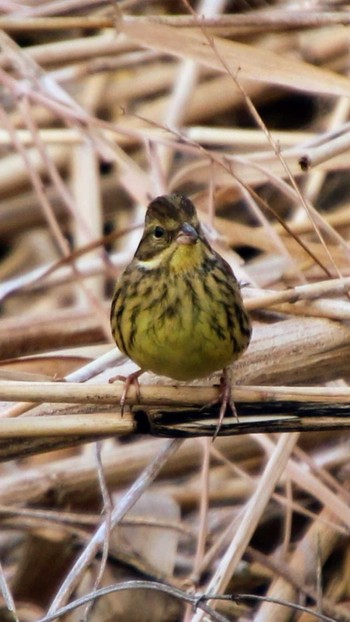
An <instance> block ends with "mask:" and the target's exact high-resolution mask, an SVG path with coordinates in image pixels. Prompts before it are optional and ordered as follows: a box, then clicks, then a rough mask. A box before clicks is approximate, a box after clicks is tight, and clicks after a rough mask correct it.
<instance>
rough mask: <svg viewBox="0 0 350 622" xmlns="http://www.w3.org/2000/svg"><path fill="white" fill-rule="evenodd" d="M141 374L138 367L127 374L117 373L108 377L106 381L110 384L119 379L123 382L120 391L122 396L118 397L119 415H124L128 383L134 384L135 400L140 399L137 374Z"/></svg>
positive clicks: (141, 371)
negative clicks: (121, 390)
mask: <svg viewBox="0 0 350 622" xmlns="http://www.w3.org/2000/svg"><path fill="white" fill-rule="evenodd" d="M141 374H143V369H138V370H136V371H134V372H133V373H132V374H129V375H128V376H123V375H121V374H118V375H117V376H113V377H112V378H110V379H109V380H108V382H109V383H110V384H112V382H115V381H116V380H120V381H122V382H124V390H123V393H122V396H121V398H120V414H121V416H123V415H124V408H125V401H126V398H127V396H128V391H129V387H130V385H132V384H133V385H135V390H136V398H137V401H138V402H139V401H140V397H141V396H140V383H139V380H138V379H139V376H141Z"/></svg>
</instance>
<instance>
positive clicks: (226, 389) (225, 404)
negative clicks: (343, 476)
mask: <svg viewBox="0 0 350 622" xmlns="http://www.w3.org/2000/svg"><path fill="white" fill-rule="evenodd" d="M213 403H214V404H220V412H219V419H218V423H217V426H216V429H215V432H214V435H213V439H212V440H213V442H214V441H215V439H216V437H217V435H218V434H219V432H220V429H221V426H222V422H223V420H224V416H225V414H226V411H227V408H230V409H231V411H232V414H233V416H234V417H235V418H236V419H237V421H238V415H237V410H236V406H235V403H234V401H233V399H232V370H231V368H229V367H224V369H223V370H222V376H221V378H220V393H219V397H218V398H217V399H216V400H215V401H214V402H213Z"/></svg>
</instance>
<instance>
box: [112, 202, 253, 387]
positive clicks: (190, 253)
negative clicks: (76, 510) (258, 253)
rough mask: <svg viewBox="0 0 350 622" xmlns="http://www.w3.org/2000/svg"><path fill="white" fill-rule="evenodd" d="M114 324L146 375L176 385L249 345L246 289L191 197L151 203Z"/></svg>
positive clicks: (121, 285)
mask: <svg viewBox="0 0 350 622" xmlns="http://www.w3.org/2000/svg"><path fill="white" fill-rule="evenodd" d="M111 325H112V332H113V336H114V339H115V341H116V343H117V345H118V347H119V349H120V350H121V351H122V352H124V353H125V354H127V355H128V356H129V357H130V358H131V359H132V360H133V361H134V362H135V363H137V364H138V365H139V366H140V368H141V369H142V370H144V371H146V370H149V371H153V372H154V373H156V374H159V375H163V376H169V377H170V378H173V379H175V380H192V379H194V378H202V377H205V376H208V375H209V374H211V373H212V372H214V371H216V370H219V369H222V368H225V367H226V366H228V365H230V364H231V363H232V362H233V361H234V360H235V359H237V358H238V357H239V356H240V355H241V354H242V353H243V352H244V350H245V349H246V348H247V346H248V344H249V341H250V336H251V327H250V321H249V317H248V315H247V313H246V311H245V308H244V306H243V301H242V297H241V293H240V288H239V285H238V283H237V280H236V278H235V276H234V274H233V272H232V270H231V268H230V266H229V265H228V263H227V262H226V261H225V260H224V259H223V258H222V257H221V256H220V255H219V254H218V253H216V252H215V251H214V250H213V249H212V248H211V247H210V245H209V243H208V241H207V240H206V238H205V237H204V234H203V232H202V230H201V227H200V224H199V221H198V218H197V214H196V211H195V208H194V206H193V204H192V203H191V201H190V200H189V199H188V198H187V197H185V196H182V195H178V194H172V195H167V196H161V197H158V198H156V199H154V201H152V202H151V203H150V205H149V206H148V209H147V213H146V219H145V229H144V233H143V236H142V239H141V241H140V244H139V246H138V248H137V250H136V253H135V256H134V258H133V260H132V261H131V263H130V264H129V265H128V266H127V268H126V270H125V271H124V273H123V274H122V276H121V277H120V279H119V281H118V283H117V286H116V290H115V293H114V297H113V302H112V308H111Z"/></svg>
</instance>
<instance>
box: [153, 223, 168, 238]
mask: <svg viewBox="0 0 350 622" xmlns="http://www.w3.org/2000/svg"><path fill="white" fill-rule="evenodd" d="M153 235H154V237H155V238H157V239H159V238H163V237H164V236H165V229H163V227H159V225H157V227H154V231H153Z"/></svg>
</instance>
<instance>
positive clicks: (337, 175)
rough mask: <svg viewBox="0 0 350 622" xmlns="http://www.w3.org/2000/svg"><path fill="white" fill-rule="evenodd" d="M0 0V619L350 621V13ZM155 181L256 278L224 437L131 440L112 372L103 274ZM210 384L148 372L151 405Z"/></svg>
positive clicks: (198, 398) (196, 400)
mask: <svg viewBox="0 0 350 622" xmlns="http://www.w3.org/2000/svg"><path fill="white" fill-rule="evenodd" d="M0 4H1V7H0V12H1V14H0V46H1V52H0V83H1V102H0V127H1V129H0V144H1V147H0V149H1V161H0V197H1V203H0V260H1V262H0V275H1V283H0V301H1V317H0V357H1V361H0V399H1V400H2V402H1V410H0V415H1V422H0V460H1V467H0V474H1V478H0V525H1V530H0V553H1V566H0V587H1V603H0V606H1V610H0V618H1V620H16V619H18V620H20V621H21V622H33V621H34V620H35V621H37V620H42V621H44V620H46V621H48V620H52V619H55V616H56V617H57V616H58V615H60V619H64V620H65V621H66V622H75V621H78V620H81V619H82V618H83V617H84V616H85V619H88V620H89V621H90V622H104V621H107V620H108V621H110V622H112V621H116V620H118V621H126V622H132V621H133V620H135V621H136V620H137V621H139V622H147V621H148V620H152V621H153V622H157V621H162V622H170V621H177V620H185V621H186V622H189V621H190V620H192V621H193V622H199V620H201V619H203V618H205V619H213V620H221V621H223V620H233V619H239V620H242V621H243V620H247V619H249V620H254V621H255V622H265V621H270V620H273V621H274V622H276V621H277V622H284V621H287V620H291V619H295V620H296V619H298V620H300V621H302V622H308V621H309V620H313V619H316V618H315V615H316V616H321V619H333V620H338V621H339V620H342V621H350V607H349V599H350V582H349V576H350V571H349V564H350V561H349V563H348V560H350V546H349V544H350V542H349V529H350V496H349V486H350V475H349V465H348V460H349V440H348V431H347V428H348V426H349V423H348V416H349V406H350V391H349V389H348V386H347V380H348V377H349V360H350V327H349V319H350V303H349V299H348V296H349V289H350V270H349V265H350V263H349V257H350V246H349V237H350V236H349V234H350V207H349V202H350V184H349V167H350V158H349V153H350V150H349V145H350V133H349V101H350V98H349V96H350V81H349V79H348V69H349V24H350V5H349V4H348V3H347V2H345V1H344V2H341V1H336V0H334V1H333V2H332V3H328V2H323V0H314V1H313V2H299V3H297V2H292V1H291V0H290V1H284V0H279V1H278V0H276V1H275V2H273V1H271V2H269V3H267V2H263V1H262V0H261V1H260V0H249V1H244V0H241V1H240V2H226V3H225V2H222V1H220V0H212V1H210V0H209V1H207V2H205V0H202V2H198V4H197V3H196V5H194V3H193V4H192V5H191V6H190V5H189V4H187V2H171V1H163V2H160V1H156V0H155V1H148V2H147V1H146V0H143V1H142V0H140V1H137V0H134V1H131V0H128V1H127V0H124V1H121V2H118V3H112V2H103V1H100V2H98V1H97V2H91V1H89V2H84V3H81V2H76V1H74V0H55V1H51V2H45V1H44V0H27V1H26V2H14V1H13V2H12V1H11V0H9V1H7V2H2V3H0ZM82 5H84V6H83V8H82ZM194 11H197V12H198V14H197V15H196V14H195V13H194ZM204 14H206V18H205V19H204V18H202V15H204ZM169 191H182V192H186V193H188V194H189V195H190V196H191V197H192V198H193V200H194V202H195V203H196V205H197V207H198V210H199V212H200V217H201V219H202V221H203V222H204V223H206V226H207V232H208V235H209V236H210V238H211V241H212V244H213V245H214V246H215V247H216V248H217V249H218V250H219V251H220V252H221V253H222V254H223V255H224V256H225V257H226V258H227V260H228V261H229V262H230V263H231V265H232V266H233V267H234V270H235V272H236V274H238V276H239V278H240V279H241V280H242V281H245V282H247V283H248V286H246V287H245V288H244V290H243V292H244V296H245V299H246V303H247V306H248V307H249V308H250V310H251V312H252V317H253V320H254V337H253V341H252V344H251V346H250V348H249V350H248V352H247V353H246V354H245V355H244V357H243V358H242V359H241V360H240V361H239V362H238V363H237V364H236V365H235V380H236V383H237V385H239V386H237V388H236V390H235V392H234V396H235V398H236V400H237V405H238V410H239V407H240V406H242V405H244V404H247V403H248V404H250V406H248V407H246V410H245V411H244V412H246V411H247V410H248V416H247V417H246V418H244V417H245V415H244V413H243V410H242V413H243V414H242V418H241V417H240V421H239V422H238V423H237V422H236V421H233V422H231V424H230V428H229V429H228V430H226V432H227V431H228V432H231V433H232V432H234V431H235V430H234V429H235V426H236V430H237V429H239V431H240V432H241V434H239V435H234V436H227V437H218V438H217V439H216V441H215V443H212V442H211V440H210V438H209V439H208V438H200V430H201V428H200V425H201V424H199V426H198V425H197V427H196V428H195V433H194V434H195V435H194V437H192V438H188V439H187V440H184V441H183V440H179V439H175V440H165V439H161V438H153V437H152V436H151V435H150V434H144V435H143V436H140V434H135V430H136V428H137V425H138V424H139V419H137V418H135V417H134V414H135V412H136V411H135V394H134V393H133V392H132V391H131V393H130V403H131V404H133V405H134V410H133V411H132V412H131V413H126V415H125V417H124V418H123V419H121V417H120V415H119V407H118V404H119V398H120V395H121V390H122V386H121V385H120V384H114V385H110V384H108V378H109V377H110V376H112V375H114V374H115V373H116V371H115V368H116V367H117V366H118V372H120V373H127V372H128V371H129V369H131V364H130V362H128V361H125V360H124V359H123V358H122V357H121V356H120V355H119V354H118V353H117V351H116V348H115V347H114V345H113V343H112V339H111V335H110V329H109V319H108V316H109V301H110V297H111V293H112V287H113V282H114V280H115V278H116V277H117V276H118V274H119V273H120V270H122V268H123V267H124V266H125V264H126V263H127V262H128V260H129V259H130V258H131V256H132V254H133V250H134V249H135V245H136V243H137V240H138V238H139V235H140V228H141V226H142V220H143V215H144V209H145V205H146V204H147V202H148V201H149V199H150V198H151V197H154V196H156V195H157V194H161V193H164V192H169ZM216 380H217V379H214V380H213V379H211V381H208V382H207V383H203V381H200V382H197V383H195V386H194V387H188V386H179V387H176V388H174V387H173V386H172V385H173V383H171V381H169V382H167V381H166V380H164V379H159V378H155V377H153V376H151V375H150V374H148V375H145V376H144V379H143V380H142V385H143V387H142V390H141V402H142V407H143V408H144V409H145V410H146V411H147V408H150V409H151V410H152V409H153V411H154V410H155V411H159V409H161V410H162V412H163V414H164V411H165V414H166V410H167V409H169V408H171V409H172V411H171V412H172V415H171V416H174V417H175V416H176V413H179V412H180V413H183V412H184V409H185V413H188V412H189V411H188V409H189V408H190V407H191V408H192V410H193V408H195V407H199V406H201V405H204V404H207V403H208V402H210V400H212V399H213V397H215V395H216V391H217V389H216V388H215V387H213V383H214V382H216ZM253 402H254V403H255V404H256V405H257V407H259V408H260V409H261V410H260V413H261V414H260V415H256V414H255V415H254V418H252V417H250V418H249V412H250V410H249V409H251V408H252V406H251V404H252V403H253ZM276 404H277V406H276ZM273 406H274V410H273ZM242 408H243V406H242ZM276 408H277V410H276ZM308 408H309V409H311V410H312V413H311V415H310V412H309V411H308ZM272 410H273V412H274V413H275V420H272V425H269V421H270V424H271V420H269V421H268V420H267V419H268V416H269V415H270V413H271V412H272ZM276 412H277V415H276ZM286 413H287V414H288V417H289V419H288V420H287V424H285V427H283V416H285V415H286ZM299 414H300V417H299ZM262 415H263V416H264V419H262V418H261V417H262ZM138 416H140V415H138ZM276 417H277V423H276ZM278 417H280V419H279V418H278ZM303 417H304V418H303ZM305 417H306V418H305ZM310 417H311V418H310ZM265 418H266V428H264V426H265V423H263V424H262V423H261V422H262V421H263V422H265ZM185 420H186V417H185ZM285 421H286V420H285ZM185 423H186V421H185ZM168 426H169V431H170V429H171V418H170V423H169V421H168ZM311 428H312V429H313V431H304V430H305V429H308V430H310V429H311ZM325 429H326V430H327V431H325ZM257 430H259V432H260V433H259V434H256V431H257ZM281 430H288V431H284V432H283V433H282V432H281ZM290 430H292V431H290ZM144 431H145V430H144ZM276 432H277V433H276ZM163 433H164V430H163ZM196 435H197V437H196ZM101 439H104V440H101ZM97 440H99V444H98V445H94V444H92V441H97ZM88 441H89V442H88ZM112 527H113V529H112ZM137 581H143V582H146V583H142V584H140V583H137ZM124 582H127V585H125V584H124ZM156 582H157V585H156ZM106 586H112V587H111V590H109V591H108V590H107V592H108V593H106V594H104V595H103V596H101V597H100V598H99V599H97V598H96V595H94V592H95V591H96V590H98V589H101V588H104V587H106ZM121 588H123V590H122V591H116V590H119V589H121ZM124 588H125V589H124ZM126 588H127V589H126ZM141 588H142V589H141ZM149 589H152V592H149V591H145V590H149ZM194 593H204V594H207V595H208V594H211V595H212V594H217V595H218V594H233V595H234V596H237V595H242V594H250V596H251V598H250V599H248V598H242V597H241V598H240V599H236V600H216V601H215V600H212V601H209V602H208V601H206V600H201V601H199V600H197V597H196V596H193V594H194ZM84 595H87V599H86V601H84V603H83V604H82V605H81V607H80V608H79V609H73V608H72V610H71V611H69V612H67V611H66V613H65V615H64V617H63V613H60V611H61V608H62V607H63V606H64V605H65V604H67V603H72V602H73V601H74V600H75V599H78V598H81V597H83V596H84ZM265 596H267V597H269V598H270V599H277V600H279V601H280V602H281V603H283V602H284V603H286V602H289V603H294V604H295V605H298V606H299V607H300V608H299V609H298V610H296V609H295V607H293V606H292V605H291V604H289V605H288V606H286V605H282V604H276V603H274V602H267V601H266V600H265V601H259V600H257V598H258V597H265ZM254 597H255V598H256V600H254ZM89 598H90V600H89ZM208 607H209V613H208ZM204 609H207V611H206V612H205V611H204ZM210 610H211V613H210ZM312 612H313V613H312ZM50 616H51V617H50ZM210 616H211V618H210ZM322 616H323V618H322ZM324 616H326V617H324Z"/></svg>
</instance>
